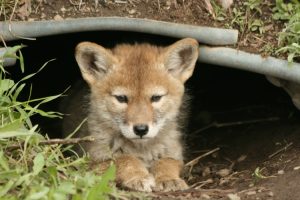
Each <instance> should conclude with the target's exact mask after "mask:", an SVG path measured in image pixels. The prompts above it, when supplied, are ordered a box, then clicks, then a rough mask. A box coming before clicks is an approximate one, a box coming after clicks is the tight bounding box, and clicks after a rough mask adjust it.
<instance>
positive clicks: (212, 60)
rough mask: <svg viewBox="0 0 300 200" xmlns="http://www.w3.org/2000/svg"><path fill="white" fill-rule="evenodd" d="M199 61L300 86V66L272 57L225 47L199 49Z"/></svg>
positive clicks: (202, 47) (203, 47)
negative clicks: (271, 77) (288, 81)
mask: <svg viewBox="0 0 300 200" xmlns="http://www.w3.org/2000/svg"><path fill="white" fill-rule="evenodd" d="M198 60H199V61H201V62H204V63H209V64H214V65H219V66H226V67H231V68H237V69H241V70H246V71H251V72H256V73H259V74H264V75H268V76H274V77H277V78H281V79H285V80H290V81H293V82H296V83H299V84H300V64H299V63H289V62H288V61H286V60H281V59H277V58H274V57H262V56H261V55H258V54H252V53H246V52H244V51H239V50H236V49H231V48H225V47H215V48H213V47H206V46H201V47H200V53H199V58H198Z"/></svg>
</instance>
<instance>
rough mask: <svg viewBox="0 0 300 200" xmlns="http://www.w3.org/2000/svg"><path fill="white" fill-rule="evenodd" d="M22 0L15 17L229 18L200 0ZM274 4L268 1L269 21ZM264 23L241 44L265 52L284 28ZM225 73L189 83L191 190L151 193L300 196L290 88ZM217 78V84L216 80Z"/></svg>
mask: <svg viewBox="0 0 300 200" xmlns="http://www.w3.org/2000/svg"><path fill="white" fill-rule="evenodd" d="M21 2H23V4H20V6H19V7H18V8H17V9H16V11H15V12H16V15H15V16H14V18H15V20H29V21H32V20H48V19H55V20H63V19H67V18H78V17H91V16H126V17H138V18H148V19H156V20H163V21H171V22H180V23H185V24H195V25H205V26H214V27H223V26H224V24H225V23H226V22H219V21H217V20H214V19H213V17H212V16H211V15H210V14H209V13H208V11H207V8H206V6H205V4H204V1H199V0H191V1H184V0H177V1H176V0H166V1H159V0H157V1H140V0H128V1H125V0H124V1H123V0H121V1H109V0H107V1H106V0H105V1H102V0H95V1H92V0H91V1H79V0H68V1H58V0H39V1H32V2H31V5H30V6H29V5H28V2H30V1H26V0H23V1H21ZM266 2H268V1H266ZM240 3H241V1H236V2H235V5H234V6H239V5H240ZM268 5H269V4H268V3H266V4H265V6H264V12H265V15H264V19H263V20H265V21H266V23H268V18H270V12H269V11H270V8H269V6H268ZM7 14H8V15H9V13H7ZM226 14H228V15H230V14H231V11H230V10H228V11H227V12H226ZM3 18H4V17H3V16H2V19H3ZM266 26H267V27H268V31H266V33H265V34H263V35H258V34H255V33H249V32H243V33H240V38H239V43H238V45H237V46H236V48H240V49H244V50H247V51H249V52H255V53H262V52H261V50H262V49H263V47H264V45H265V44H266V43H271V44H273V45H276V44H277V40H276V38H277V35H276V34H277V32H278V31H279V30H280V28H281V26H282V25H281V24H276V23H272V24H266ZM25 58H26V56H25ZM226 73H227V71H226V70H224V71H222V70H220V68H218V69H216V70H215V71H214V70H212V71H210V70H208V71H204V72H202V71H201V72H200V74H201V75H200V76H199V77H197V76H196V77H194V78H193V79H194V80H191V81H190V87H191V88H192V89H191V91H192V92H193V93H192V95H193V96H194V99H193V104H192V109H191V110H192V113H191V116H192V118H191V120H190V127H189V130H190V131H189V132H188V133H187V134H186V142H187V149H186V155H187V159H186V161H187V163H189V161H192V162H191V163H189V164H187V165H186V167H185V171H184V176H185V178H186V180H187V182H188V183H189V185H190V186H191V189H189V190H187V191H178V192H168V193H154V194H153V198H155V199H231V200H237V199H255V200H256V199H278V200H284V199H286V200H296V199H300V157H299V155H300V123H299V121H300V114H299V111H298V110H296V109H295V108H294V107H293V105H292V103H291V101H290V98H289V96H288V95H287V94H285V92H283V91H282V90H281V89H279V88H275V87H274V86H272V85H270V84H269V83H268V82H267V81H266V80H265V79H264V77H261V76H259V77H258V75H248V73H246V72H232V73H231V72H230V73H228V75H229V77H226ZM202 74H204V75H202ZM212 77H214V79H215V80H216V81H214V82H211V79H212ZM237 77H239V78H237ZM198 80H202V81H200V82H198ZM209 80H210V81H209ZM195 83H197V85H201V86H199V87H198V86H195V85H196V84H195ZM197 158H199V159H198V160H197Z"/></svg>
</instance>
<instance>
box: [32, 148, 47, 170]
mask: <svg viewBox="0 0 300 200" xmlns="http://www.w3.org/2000/svg"><path fill="white" fill-rule="evenodd" d="M44 165H45V158H44V156H43V154H42V153H38V154H37V155H36V156H35V158H34V160H33V174H34V175H38V174H39V173H40V172H41V171H42V170H43V168H44Z"/></svg>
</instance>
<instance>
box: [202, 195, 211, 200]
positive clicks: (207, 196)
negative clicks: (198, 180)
mask: <svg viewBox="0 0 300 200" xmlns="http://www.w3.org/2000/svg"><path fill="white" fill-rule="evenodd" d="M200 199H210V196H209V195H207V194H201V196H200Z"/></svg>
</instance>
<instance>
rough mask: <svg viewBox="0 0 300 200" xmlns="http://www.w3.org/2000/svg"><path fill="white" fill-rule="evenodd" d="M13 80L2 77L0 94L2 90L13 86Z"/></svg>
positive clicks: (4, 90)
mask: <svg viewBox="0 0 300 200" xmlns="http://www.w3.org/2000/svg"><path fill="white" fill-rule="evenodd" d="M14 84H15V82H14V81H13V80H10V79H2V80H1V81H0V94H3V92H6V91H8V90H9V89H11V88H12V87H13V86H14Z"/></svg>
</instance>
